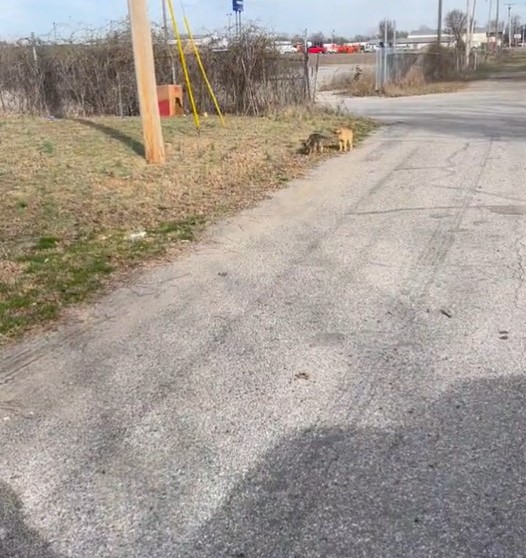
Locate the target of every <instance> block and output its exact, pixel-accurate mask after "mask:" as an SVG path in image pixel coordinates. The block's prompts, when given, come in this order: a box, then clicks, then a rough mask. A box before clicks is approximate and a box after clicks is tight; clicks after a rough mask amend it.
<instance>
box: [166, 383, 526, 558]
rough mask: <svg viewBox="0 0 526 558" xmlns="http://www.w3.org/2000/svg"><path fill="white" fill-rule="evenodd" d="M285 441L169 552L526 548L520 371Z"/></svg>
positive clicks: (316, 553)
mask: <svg viewBox="0 0 526 558" xmlns="http://www.w3.org/2000/svg"><path fill="white" fill-rule="evenodd" d="M400 422H402V423H403V426H402V427H397V426H394V427H393V428H392V429H385V430H383V429H376V428H356V429H354V428H349V429H343V428H342V429H340V428H322V429H317V430H305V431H303V432H301V433H299V434H298V435H297V436H295V437H292V438H289V439H284V440H283V441H282V442H281V443H280V444H279V445H278V446H277V447H275V448H274V449H273V450H272V451H270V452H269V453H268V454H267V455H266V456H264V458H263V459H262V460H261V461H260V462H259V463H258V465H257V467H256V468H255V469H254V470H253V471H252V472H251V473H250V474H249V475H248V476H247V477H246V478H244V479H243V481H242V482H241V483H240V484H239V485H238V486H237V487H236V488H235V490H234V491H233V492H232V494H231V495H230V497H229V499H228V500H227V501H226V502H225V504H224V506H223V507H222V508H221V509H220V510H219V511H218V512H217V513H216V514H215V516H214V517H213V518H212V519H211V520H210V521H209V522H208V523H207V524H205V525H204V526H203V527H202V528H201V530H199V531H198V532H197V533H196V535H195V538H194V539H193V540H192V541H191V542H190V543H189V544H188V546H186V547H185V548H184V549H182V551H181V552H180V553H178V554H177V556H180V557H183V556H184V557H188V558H189V557H192V558H205V557H214V558H218V557H221V558H224V557H236V558H264V557H273V558H287V557H298V558H299V557H301V558H308V557H324V558H330V557H349V558H355V557H360V556H363V557H374V558H376V557H389V558H390V557H404V558H407V557H424V556H425V557H430V556H433V557H435V556H441V557H442V556H443V557H448V558H449V557H459V556H462V557H473V558H482V557H502V558H511V557H519V556H526V377H525V376H514V377H508V378H502V379H499V380H477V381H469V382H464V383H459V384H458V385H456V387H455V388H454V389H452V390H451V391H450V392H448V393H446V394H445V395H444V396H443V397H441V398H439V399H438V400H437V401H436V403H435V404H434V405H432V406H431V407H429V408H427V407H425V406H424V405H423V406H422V408H420V409H414V410H413V411H412V412H408V413H407V417H406V418H405V419H404V420H403V421H400Z"/></svg>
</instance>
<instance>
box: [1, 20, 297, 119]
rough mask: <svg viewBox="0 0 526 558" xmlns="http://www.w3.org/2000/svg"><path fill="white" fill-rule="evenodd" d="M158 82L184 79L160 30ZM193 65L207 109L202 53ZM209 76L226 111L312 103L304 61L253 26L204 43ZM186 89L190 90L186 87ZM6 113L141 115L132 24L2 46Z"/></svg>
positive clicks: (209, 103) (197, 88) (202, 50)
mask: <svg viewBox="0 0 526 558" xmlns="http://www.w3.org/2000/svg"><path fill="white" fill-rule="evenodd" d="M153 42H154V56H155V66H156V74H157V82H158V83H159V84H161V83H173V78H174V74H175V76H176V78H177V80H178V82H179V83H182V79H183V73H182V70H181V67H180V62H179V57H178V53H177V50H176V47H175V46H174V45H171V44H168V42H167V41H166V40H165V37H164V35H163V34H162V33H161V32H160V30H158V29H154V32H153ZM186 50H187V63H188V69H189V74H190V81H191V84H192V88H193V90H194V96H195V99H196V102H197V104H198V108H199V110H200V111H201V112H204V111H207V112H213V111H214V105H213V102H212V100H211V98H210V95H209V93H208V90H207V88H206V84H205V82H204V80H203V78H202V76H201V73H200V70H199V67H198V64H197V61H196V59H195V57H194V55H193V54H192V52H191V49H190V51H189V52H188V49H186ZM200 54H201V57H202V60H203V63H204V65H205V68H206V71H207V74H208V78H209V80H210V82H211V84H212V87H213V90H214V93H215V94H216V96H217V98H218V101H219V104H220V106H221V108H222V110H223V111H224V112H227V113H233V114H246V115H259V114H264V113H266V112H268V111H269V110H270V109H271V108H279V107H283V106H287V105H294V104H302V103H305V102H306V94H305V91H306V88H305V83H304V80H305V76H304V73H303V68H302V65H301V61H300V60H298V59H297V58H295V57H294V58H293V57H287V56H281V55H279V54H278V53H277V52H276V51H275V50H274V48H273V45H272V41H271V39H270V38H269V37H268V35H266V34H265V33H264V32H262V31H261V30H259V29H257V28H255V27H248V28H246V29H245V31H244V33H243V34H242V35H241V36H240V37H239V38H238V39H237V40H236V41H235V42H233V43H232V44H231V45H230V46H229V47H228V49H224V50H217V49H216V48H214V45H213V44H210V45H208V46H206V47H204V48H203V47H200ZM185 89H186V88H185ZM0 110H2V111H3V112H16V113H31V114H52V115H55V116H66V115H82V116H96V115H122V116H128V115H136V114H138V99H137V92H136V82H135V72H134V64H133V52H132V46H131V35H130V30H129V26H128V25H127V23H122V24H120V25H118V26H113V28H112V29H111V30H109V31H108V30H105V31H104V32H89V33H84V34H83V36H82V37H71V38H70V39H69V40H68V41H63V42H60V43H57V42H54V43H53V42H43V41H34V42H33V43H31V42H29V41H26V42H25V43H20V42H19V43H18V44H16V45H2V46H0Z"/></svg>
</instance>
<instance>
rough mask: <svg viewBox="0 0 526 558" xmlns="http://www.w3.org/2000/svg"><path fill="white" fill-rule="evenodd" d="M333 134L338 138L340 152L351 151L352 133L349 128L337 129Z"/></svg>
mask: <svg viewBox="0 0 526 558" xmlns="http://www.w3.org/2000/svg"><path fill="white" fill-rule="evenodd" d="M334 133H335V134H336V135H337V136H338V143H339V146H340V151H351V149H352V148H353V135H354V134H353V131H352V130H351V129H350V128H338V129H337V130H335V131H334Z"/></svg>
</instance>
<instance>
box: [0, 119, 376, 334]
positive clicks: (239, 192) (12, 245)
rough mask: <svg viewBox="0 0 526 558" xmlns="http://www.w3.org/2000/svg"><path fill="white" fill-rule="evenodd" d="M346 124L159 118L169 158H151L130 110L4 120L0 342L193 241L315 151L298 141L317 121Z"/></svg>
mask: <svg viewBox="0 0 526 558" xmlns="http://www.w3.org/2000/svg"><path fill="white" fill-rule="evenodd" d="M341 123H345V124H350V125H352V126H353V127H354V128H355V130H356V134H357V139H358V141H360V140H361V139H362V138H363V137H364V136H365V135H366V134H367V133H368V132H369V131H370V130H371V129H372V128H373V123H372V122H370V121H366V120H353V119H352V118H350V117H348V116H347V117H343V116H338V115H336V114H333V113H329V112H321V111H320V112H305V111H303V112H300V111H297V112H294V111H291V112H289V113H285V114H281V115H279V116H276V117H271V118H270V117H269V118H259V119H255V118H241V117H236V118H228V121H227V128H225V129H223V128H222V127H221V126H220V125H219V123H218V121H217V120H216V119H215V118H209V119H205V120H204V122H203V126H202V130H201V133H200V134H197V133H196V131H195V129H194V127H193V122H192V120H191V119H190V118H180V119H171V120H165V121H164V123H163V127H164V135H165V141H166V143H167V152H168V162H167V164H166V165H164V166H157V167H156V166H148V165H146V164H145V162H144V160H143V157H142V149H143V148H142V142H141V131H140V123H139V121H138V119H135V118H129V119H118V118H104V119H96V120H47V119H36V118H35V119H29V118H5V119H2V120H0V211H1V214H2V220H1V222H0V343H1V342H2V341H6V340H7V339H8V338H12V337H16V336H17V335H18V334H20V333H21V332H23V331H26V330H28V329H30V328H32V327H34V326H36V325H38V324H43V323H46V322H48V321H50V320H54V319H56V318H57V317H58V316H59V315H60V313H61V310H62V309H63V308H64V307H65V306H67V305H70V304H73V303H78V302H80V301H83V300H85V299H86V298H87V297H89V296H90V295H91V294H92V293H94V292H95V291H97V290H98V289H100V288H101V287H102V286H104V285H106V284H107V283H108V279H109V277H111V275H112V274H113V273H114V272H116V271H122V270H126V269H129V268H130V267H133V266H136V265H137V264H139V263H140V262H142V261H144V260H145V259H149V258H155V257H162V256H163V254H165V252H166V250H167V249H168V248H169V247H172V246H178V245H181V244H182V243H185V242H189V241H192V240H194V239H195V238H196V235H197V234H198V233H199V231H200V230H202V228H203V227H205V226H206V224H207V223H210V222H211V221H213V220H215V219H217V218H220V217H221V216H225V215H228V214H231V213H232V212H234V211H236V210H238V209H240V208H244V207H247V206H251V205H253V204H254V203H256V202H257V201H258V200H261V199H262V198H264V197H265V196H266V195H268V192H270V191H272V190H275V189H277V188H279V187H281V186H282V185H284V183H286V182H287V181H288V180H289V179H290V178H293V177H295V176H298V175H300V174H301V173H303V172H304V171H305V170H306V169H307V168H308V167H309V166H310V165H312V164H313V163H314V162H315V161H319V160H320V157H321V158H324V157H327V156H330V153H328V154H327V155H325V154H324V155H322V156H319V155H317V156H311V157H307V156H305V155H303V154H301V153H299V152H298V150H299V148H301V140H302V139H305V138H306V137H307V136H308V135H309V134H310V133H311V132H312V131H313V130H315V129H319V130H325V131H329V130H330V129H331V128H333V127H334V126H335V125H337V124H341Z"/></svg>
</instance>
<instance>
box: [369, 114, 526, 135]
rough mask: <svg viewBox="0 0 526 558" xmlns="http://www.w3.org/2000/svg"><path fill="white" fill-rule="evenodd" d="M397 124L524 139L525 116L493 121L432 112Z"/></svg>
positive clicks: (484, 116)
mask: <svg viewBox="0 0 526 558" xmlns="http://www.w3.org/2000/svg"><path fill="white" fill-rule="evenodd" d="M386 116H388V115H386ZM380 118H381V116H380ZM398 121H402V123H403V124H404V125H405V126H409V127H412V128H417V129H423V130H426V131H428V132H433V133H438V134H446V135H453V136H456V137H466V138H469V137H474V138H492V139H494V140H506V139H526V131H525V130H526V115H525V116H521V115H518V116H516V117H500V118H497V117H496V116H495V115H491V114H489V113H488V112H480V113H478V112H475V113H473V114H462V115H461V114H447V113H446V114H439V115H437V113H436V112H432V111H430V112H418V113H417V114H415V115H414V116H412V115H410V114H407V115H403V116H399V117H398Z"/></svg>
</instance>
